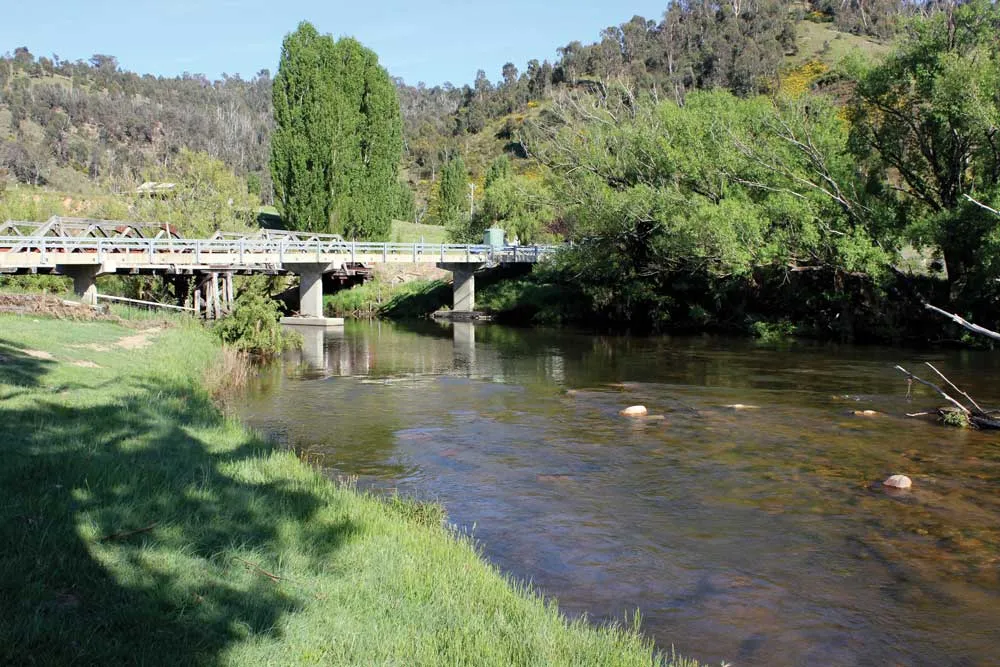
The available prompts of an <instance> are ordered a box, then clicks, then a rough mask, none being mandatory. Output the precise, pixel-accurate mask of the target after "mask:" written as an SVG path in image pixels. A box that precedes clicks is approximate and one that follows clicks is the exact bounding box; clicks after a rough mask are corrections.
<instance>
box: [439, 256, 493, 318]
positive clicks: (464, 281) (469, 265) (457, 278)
mask: <svg viewBox="0 0 1000 667" xmlns="http://www.w3.org/2000/svg"><path fill="white" fill-rule="evenodd" d="M437 266H438V268H439V269H444V270H445V271H451V274H452V276H453V278H454V280H453V282H452V305H451V314H452V317H455V316H458V317H462V316H463V315H465V316H472V315H473V313H475V312H476V271H479V270H480V269H482V268H483V267H485V266H486V264H484V263H482V262H438V264H437Z"/></svg>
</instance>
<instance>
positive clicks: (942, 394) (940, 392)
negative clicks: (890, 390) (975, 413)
mask: <svg viewBox="0 0 1000 667" xmlns="http://www.w3.org/2000/svg"><path fill="white" fill-rule="evenodd" d="M896 370H897V371H899V372H900V373H903V374H904V375H906V377H908V378H909V379H911V380H913V381H915V382H919V383H920V384H922V385H924V386H927V387H930V388H931V389H933V390H934V391H936V392H937V394H938V396H940V397H941V398H943V399H944V400H946V401H948V402H949V403H951V404H952V405H954V406H955V407H956V408H958V409H959V410H961V411H962V412H964V413H965V415H966V416H969V417H971V416H972V413H971V412H970V411H969V409H968V408H967V407H965V406H964V405H962V404H961V403H959V402H958V401H956V400H955V399H954V398H952V397H951V396H949V395H948V394H946V393H945V392H944V389H942V388H941V387H939V386H937V385H936V384H934V383H933V382H928V381H927V380H924V379H922V378H918V377H917V376H916V375H914V374H913V373H911V372H910V371H908V370H906V369H905V368H903V367H902V366H896Z"/></svg>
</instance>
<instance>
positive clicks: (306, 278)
mask: <svg viewBox="0 0 1000 667" xmlns="http://www.w3.org/2000/svg"><path fill="white" fill-rule="evenodd" d="M336 268H337V267H335V266H334V265H332V264H329V263H322V262H320V263H314V262H310V263H307V264H289V263H286V264H285V269H287V270H288V271H291V272H292V273H294V274H295V275H297V276H298V277H299V316H298V317H284V318H282V320H281V322H282V324H298V325H305V326H320V327H328V326H341V325H343V324H344V318H342V317H324V316H323V274H325V273H330V272H331V271H334V270H335V269H336Z"/></svg>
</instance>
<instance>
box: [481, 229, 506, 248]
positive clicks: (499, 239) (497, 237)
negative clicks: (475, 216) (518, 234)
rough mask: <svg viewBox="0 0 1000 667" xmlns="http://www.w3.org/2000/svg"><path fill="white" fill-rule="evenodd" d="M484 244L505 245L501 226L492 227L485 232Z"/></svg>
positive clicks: (496, 246)
mask: <svg viewBox="0 0 1000 667" xmlns="http://www.w3.org/2000/svg"><path fill="white" fill-rule="evenodd" d="M483 245H488V246H491V247H493V248H502V247H503V230H502V229H500V228H499V227H490V228H489V229H487V230H486V232H485V233H484V234H483Z"/></svg>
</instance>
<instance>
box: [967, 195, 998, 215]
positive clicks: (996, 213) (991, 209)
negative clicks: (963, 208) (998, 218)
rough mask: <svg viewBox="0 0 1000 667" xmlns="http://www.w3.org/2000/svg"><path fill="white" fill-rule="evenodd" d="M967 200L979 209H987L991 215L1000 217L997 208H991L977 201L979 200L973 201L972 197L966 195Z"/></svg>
mask: <svg viewBox="0 0 1000 667" xmlns="http://www.w3.org/2000/svg"><path fill="white" fill-rule="evenodd" d="M965 198H966V199H968V200H969V201H971V202H972V203H973V204H975V205H976V206H978V207H979V208H985V209H986V210H987V211H989V212H990V213H993V214H995V215H1000V211H998V210H996V209H995V208H990V207H989V206H987V205H986V204H984V203H983V202H981V201H977V200H975V199H973V198H972V197H970V196H969V195H965Z"/></svg>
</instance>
